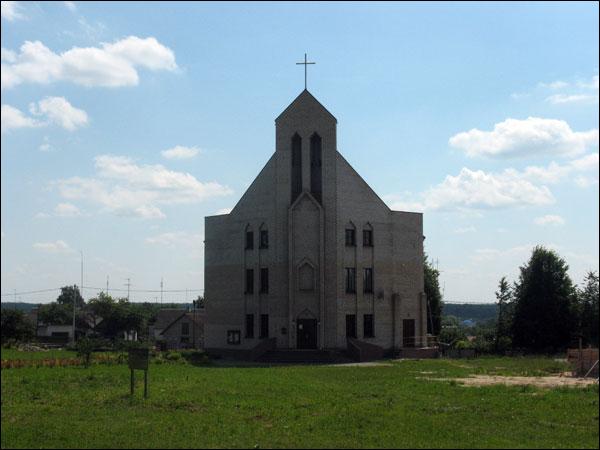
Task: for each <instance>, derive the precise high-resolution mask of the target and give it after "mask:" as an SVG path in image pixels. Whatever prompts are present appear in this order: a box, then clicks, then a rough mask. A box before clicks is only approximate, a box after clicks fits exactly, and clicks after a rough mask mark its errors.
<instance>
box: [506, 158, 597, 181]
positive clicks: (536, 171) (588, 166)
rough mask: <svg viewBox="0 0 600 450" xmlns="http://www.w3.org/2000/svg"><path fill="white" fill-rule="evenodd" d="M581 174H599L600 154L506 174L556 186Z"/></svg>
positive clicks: (507, 171) (530, 167)
mask: <svg viewBox="0 0 600 450" xmlns="http://www.w3.org/2000/svg"><path fill="white" fill-rule="evenodd" d="M580 172H594V173H595V174H596V178H595V179H596V180H597V173H598V153H590V154H589V155H585V156H583V157H581V158H579V159H575V160H572V161H569V162H568V163H566V164H558V163H556V162H554V161H553V162H551V163H550V164H549V165H548V166H547V167H540V166H529V167H526V168H525V170H524V171H522V172H519V171H517V170H515V169H507V170H506V171H505V173H508V174H511V175H512V176H515V177H522V178H524V179H527V180H530V181H532V182H538V183H546V184H556V183H559V182H561V181H563V180H564V179H567V178H569V177H571V176H573V175H574V174H577V173H580ZM579 178H581V176H580V177H579Z"/></svg>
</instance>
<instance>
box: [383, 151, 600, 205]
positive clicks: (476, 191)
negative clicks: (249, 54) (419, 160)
mask: <svg viewBox="0 0 600 450" xmlns="http://www.w3.org/2000/svg"><path fill="white" fill-rule="evenodd" d="M588 174H589V175H588ZM571 178H574V182H575V184H576V185H577V186H579V187H587V186H591V185H594V184H598V153H591V154H589V155H586V156H583V157H581V158H579V159H575V160H572V161H569V162H567V163H565V164H557V163H556V162H552V163H550V164H549V165H548V166H546V167H540V166H529V167H526V168H525V169H524V170H522V171H519V170H516V169H512V168H511V169H505V170H504V171H502V172H498V173H494V172H484V171H482V170H471V169H468V168H466V167H465V168H463V169H462V170H461V171H460V173H459V174H458V175H456V176H452V175H448V176H446V178H445V180H444V181H443V182H441V183H440V184H438V185H436V186H434V187H432V188H429V189H428V190H426V191H425V192H423V193H421V194H420V195H419V196H418V198H417V199H415V198H414V195H411V194H410V193H404V194H402V195H387V196H385V200H386V202H388V204H389V205H390V208H392V209H395V210H402V211H425V210H430V211H431V210H471V209H490V208H494V209H495V208H508V207H522V206H539V205H549V204H552V203H554V196H553V195H552V193H551V191H550V190H549V189H548V187H547V186H546V185H547V184H548V185H550V184H556V183H559V182H561V181H564V180H567V179H571Z"/></svg>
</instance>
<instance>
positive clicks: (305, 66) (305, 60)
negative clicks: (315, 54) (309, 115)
mask: <svg viewBox="0 0 600 450" xmlns="http://www.w3.org/2000/svg"><path fill="white" fill-rule="evenodd" d="M298 64H301V65H303V66H304V89H305V90H306V72H307V67H308V65H309V64H316V63H314V62H308V60H307V59H306V53H305V54H304V62H299V63H296V65H298Z"/></svg>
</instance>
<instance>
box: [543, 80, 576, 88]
mask: <svg viewBox="0 0 600 450" xmlns="http://www.w3.org/2000/svg"><path fill="white" fill-rule="evenodd" d="M538 86H539V87H542V88H548V89H552V90H556V89H563V88H566V87H568V86H569V83H567V82H566V81H561V80H557V81H553V82H551V83H538Z"/></svg>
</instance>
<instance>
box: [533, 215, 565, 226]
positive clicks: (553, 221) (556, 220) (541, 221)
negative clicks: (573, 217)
mask: <svg viewBox="0 0 600 450" xmlns="http://www.w3.org/2000/svg"><path fill="white" fill-rule="evenodd" d="M534 223H535V224H536V225H541V226H546V225H554V226H562V225H564V224H565V219H563V218H562V217H561V216H556V215H552V214H547V215H545V216H541V217H536V218H535V220H534Z"/></svg>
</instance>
